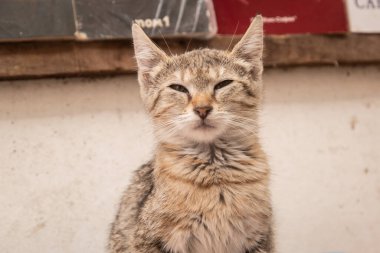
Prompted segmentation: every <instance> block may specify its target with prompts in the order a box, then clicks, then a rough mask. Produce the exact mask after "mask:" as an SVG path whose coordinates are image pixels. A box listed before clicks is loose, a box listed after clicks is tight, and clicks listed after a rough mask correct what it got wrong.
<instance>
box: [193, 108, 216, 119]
mask: <svg viewBox="0 0 380 253" xmlns="http://www.w3.org/2000/svg"><path fill="white" fill-rule="evenodd" d="M211 111H212V107H211V106H197V107H195V108H194V112H195V114H197V115H198V116H199V117H200V118H201V119H205V118H206V117H207V115H209V114H210V112H211Z"/></svg>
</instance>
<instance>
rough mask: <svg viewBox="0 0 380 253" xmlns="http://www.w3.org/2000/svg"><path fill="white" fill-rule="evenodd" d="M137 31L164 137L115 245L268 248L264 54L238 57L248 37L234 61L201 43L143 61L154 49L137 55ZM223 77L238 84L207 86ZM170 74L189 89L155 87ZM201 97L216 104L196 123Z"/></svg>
mask: <svg viewBox="0 0 380 253" xmlns="http://www.w3.org/2000/svg"><path fill="white" fill-rule="evenodd" d="M259 21H260V22H261V19H260V20H259ZM260 25H262V24H261V23H260ZM253 28H255V27H253ZM253 28H251V30H252V29H253ZM261 29H262V27H261ZM248 35H250V34H248ZM138 36H141V34H137V36H134V37H135V48H136V51H137V52H136V53H137V60H138V63H139V68H140V69H139V80H140V84H142V87H141V88H142V97H143V100H144V103H145V105H146V107H147V109H148V111H149V113H150V114H151V115H152V118H153V122H154V124H155V126H156V129H155V130H156V135H157V137H158V140H159V143H158V145H157V148H156V152H155V156H154V159H153V160H152V161H151V162H150V163H149V164H147V165H144V166H142V167H141V168H140V169H139V170H137V171H136V173H135V177H134V179H133V181H132V183H131V185H130V186H129V188H128V190H127V191H126V193H125V194H124V197H123V199H122V201H121V206H120V209H119V212H118V215H117V218H116V221H115V222H114V224H113V227H112V232H111V238H110V245H109V248H110V252H112V253H127V252H128V253H158V252H161V253H163V252H173V253H245V252H250V253H272V252H273V249H272V248H273V246H272V234H271V204H270V194H269V191H268V183H269V167H268V165H267V162H266V158H265V154H264V153H263V151H262V150H261V147H260V144H259V142H258V137H257V136H256V135H257V134H256V132H257V124H256V119H257V109H258V107H259V106H260V101H261V71H262V69H260V68H261V67H260V62H261V59H258V61H259V63H257V62H256V63H253V64H247V63H246V62H244V57H242V59H240V58H239V57H238V56H239V53H240V54H241V55H242V56H244V54H245V53H246V51H244V50H245V48H243V46H244V45H245V44H244V38H243V40H242V41H243V43H242V42H241V43H240V44H241V45H240V48H239V47H237V48H235V49H234V51H233V52H234V54H235V55H234V58H232V60H231V58H230V55H229V54H228V53H227V52H222V51H216V50H197V51H193V52H189V53H187V54H185V55H180V56H174V57H171V58H170V59H167V58H163V59H161V61H162V62H161V63H160V64H161V65H160V64H158V65H157V62H155V64H156V65H157V66H156V65H152V66H146V65H147V64H148V63H149V62H144V60H146V61H148V57H146V58H145V59H142V58H143V57H144V55H140V60H139V54H138V53H139V52H140V53H141V54H147V53H148V51H144V50H143V51H141V47H140V48H139V43H141V41H140V40H145V38H144V37H142V38H140V39H139V38H137V39H136V37H138ZM246 36H247V35H246ZM252 39H256V38H252ZM144 42H145V41H143V43H144ZM251 42H252V41H251ZM253 42H255V43H256V42H257V40H253ZM147 45H148V44H145V45H143V46H144V47H146V46H147ZM148 46H149V45H148ZM150 46H152V45H150ZM255 46H256V44H255ZM144 47H143V48H144ZM153 49H154V48H153ZM243 49H244V50H243ZM154 50H156V49H154ZM261 50H262V48H261ZM149 53H150V54H155V53H156V54H157V55H159V56H160V57H164V56H163V55H161V52H160V51H149ZM259 53H260V52H259ZM253 56H255V57H256V56H259V57H260V55H253ZM255 64H256V65H255ZM261 64H262V63H261ZM252 65H253V67H252ZM163 66H164V67H163ZM144 67H147V68H146V70H148V69H149V72H148V71H144ZM148 73H149V74H148ZM225 77H227V78H230V79H232V80H234V82H236V83H237V84H236V85H235V86H231V87H229V88H228V89H227V88H224V87H225V86H223V89H222V91H219V90H218V91H217V90H216V88H213V92H211V90H210V89H209V86H210V83H215V82H217V81H218V80H219V81H220V80H222V79H225ZM172 82H175V83H178V82H181V83H183V84H187V86H186V87H187V88H188V89H189V90H188V91H186V92H185V93H186V95H183V94H180V93H173V92H172V91H169V90H167V89H165V87H166V86H165V85H161V86H160V87H157V86H156V85H155V84H156V83H159V84H164V83H169V84H170V83H172ZM190 84H191V85H192V86H190ZM251 84H252V85H251ZM162 87H164V88H162ZM168 87H170V86H168ZM212 87H214V86H212ZM221 87H222V86H221ZM176 89H178V87H176ZM181 89H182V88H181ZM218 89H219V88H218ZM185 90H186V89H185ZM181 91H182V92H184V90H181ZM170 92H172V93H170ZM186 96H187V98H186ZM205 105H212V111H211V109H210V111H208V112H207V114H208V113H209V114H210V115H207V114H206V117H208V118H206V117H205V118H203V117H202V125H199V124H198V122H199V119H198V118H193V117H194V116H193V115H190V116H189V115H188V114H189V110H190V109H191V110H196V109H193V108H198V107H199V106H201V107H200V108H204V107H205ZM189 108H190V109H189ZM202 110H203V109H202ZM227 112H228V114H227ZM196 113H197V114H198V115H199V117H201V116H200V115H201V114H200V113H201V112H199V111H197V112H196ZM231 114H233V115H232V116H231ZM181 117H186V120H182V121H181V120H179V119H178V118H181ZM172 118H174V121H173V119H172ZM168 119H170V120H168ZM173 122H174V123H175V124H174V123H173ZM178 124H186V126H182V125H181V126H180V127H179V125H178ZM194 124H195V125H194ZM189 125H190V129H189ZM198 125H199V126H198ZM172 128H174V130H177V131H173V130H172ZM199 128H200V129H199Z"/></svg>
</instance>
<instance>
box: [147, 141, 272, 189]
mask: <svg viewBox="0 0 380 253" xmlns="http://www.w3.org/2000/svg"><path fill="white" fill-rule="evenodd" d="M265 164H266V160H265V155H264V153H263V152H262V150H261V146H260V144H259V143H258V141H257V138H254V137H253V138H247V139H246V140H244V141H242V140H228V141H227V140H225V139H218V140H216V141H215V142H213V143H194V142H188V143H180V144H179V143H169V142H160V143H159V144H158V146H157V150H156V157H155V165H156V168H157V170H156V175H157V176H160V177H163V178H166V179H169V178H170V179H171V180H173V179H176V180H181V181H185V182H188V183H191V184H196V185H202V186H210V185H215V184H222V183H224V184H225V183H240V182H244V181H249V182H251V181H254V180H257V178H259V174H262V173H267V171H266V169H265V166H263V165H265Z"/></svg>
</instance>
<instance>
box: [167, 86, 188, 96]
mask: <svg viewBox="0 0 380 253" xmlns="http://www.w3.org/2000/svg"><path fill="white" fill-rule="evenodd" d="M169 88H171V89H173V90H176V91H179V92H183V93H186V94H189V91H188V90H187V89H186V88H185V86H183V85H180V84H172V85H169Z"/></svg>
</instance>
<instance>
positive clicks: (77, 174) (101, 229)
mask: <svg viewBox="0 0 380 253" xmlns="http://www.w3.org/2000/svg"><path fill="white" fill-rule="evenodd" d="M379 80H380V67H379V66H377V67H356V68H351V67H350V68H333V67H323V68H296V69H289V70H283V69H272V70H269V71H267V72H266V73H265V86H266V101H265V107H264V111H263V117H262V141H263V143H264V145H265V148H266V150H267V152H268V154H269V156H270V162H271V165H272V168H273V188H272V189H273V201H274V207H275V214H276V226H277V241H278V252H279V253H290V252H292V253H304V252H308V253H309V252H310V253H328V252H342V253H349V252H350V253H351V252H365V253H378V252H380V244H379V242H378V239H379V238H380V226H379V225H380V215H379V214H380V81H379ZM152 147H153V141H152V135H151V132H150V127H149V121H148V120H147V119H146V117H145V115H144V114H143V108H142V105H141V102H140V99H139V95H138V87H137V83H136V81H135V76H133V75H131V76H124V77H115V78H104V79H96V80H92V79H66V80H52V79H50V80H33V81H12V82H1V83H0V203H1V208H0V252H2V253H8V252H9V253H24V252H29V253H51V252H54V253H61V252H62V253H71V252H72V253H83V252H91V253H101V252H104V251H105V250H104V248H105V244H106V238H107V233H108V229H109V224H110V222H111V221H112V219H113V216H114V214H115V211H116V208H117V203H118V200H119V197H120V195H121V193H122V191H123V189H124V188H125V186H126V185H127V183H128V180H129V177H130V175H131V171H132V170H134V169H135V168H137V167H138V165H139V164H141V163H142V162H144V161H146V160H148V159H149V154H150V151H151V150H152Z"/></svg>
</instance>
